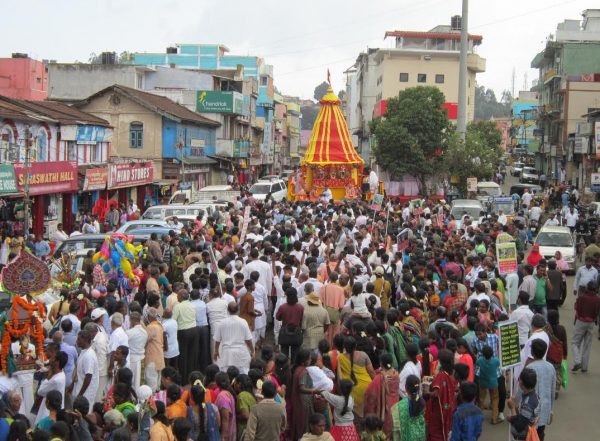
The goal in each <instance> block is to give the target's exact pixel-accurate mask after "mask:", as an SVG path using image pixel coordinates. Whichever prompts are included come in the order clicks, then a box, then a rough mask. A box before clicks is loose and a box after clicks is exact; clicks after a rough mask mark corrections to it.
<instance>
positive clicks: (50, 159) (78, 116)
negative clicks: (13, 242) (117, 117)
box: [0, 96, 113, 237]
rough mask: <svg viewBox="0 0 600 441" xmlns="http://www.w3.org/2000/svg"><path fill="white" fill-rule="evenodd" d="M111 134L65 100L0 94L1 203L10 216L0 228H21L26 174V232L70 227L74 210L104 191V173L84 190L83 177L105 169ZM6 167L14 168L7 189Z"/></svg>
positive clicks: (102, 123)
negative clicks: (13, 180)
mask: <svg viewBox="0 0 600 441" xmlns="http://www.w3.org/2000/svg"><path fill="white" fill-rule="evenodd" d="M112 136H113V130H112V127H111V126H110V124H109V123H108V121H106V120H104V119H102V118H98V117H96V116H94V115H91V114H88V113H84V112H82V111H80V110H78V109H75V108H72V107H69V106H67V105H65V104H62V103H56V102H50V101H25V100H16V99H13V98H7V97H3V96H0V164H1V165H2V172H3V173H2V181H3V182H2V185H1V186H0V187H1V188H2V191H0V193H4V194H2V196H3V199H2V203H3V206H4V205H7V204H8V205H10V206H11V207H12V210H9V211H10V212H11V213H12V214H14V215H15V217H14V218H11V219H2V220H0V227H2V228H5V229H6V228H10V229H11V230H13V231H15V230H16V231H21V232H22V231H23V228H24V225H23V222H22V221H23V198H24V195H25V191H26V185H25V181H26V176H27V175H29V196H30V197H31V198H32V205H31V214H32V216H31V225H30V226H31V231H33V233H34V234H36V235H43V236H44V237H50V236H51V235H52V233H53V232H54V231H55V230H56V227H57V225H58V223H63V224H64V227H65V230H67V231H70V230H71V229H72V228H73V227H74V226H75V225H74V218H75V213H77V211H78V210H79V209H80V208H85V209H91V204H92V203H93V201H95V200H98V199H100V198H101V196H102V195H101V191H102V190H105V189H106V185H107V181H106V173H104V174H103V176H104V180H102V177H100V179H99V180H97V181H96V186H94V187H90V188H86V186H87V179H86V178H87V177H88V175H90V170H104V171H106V167H107V163H108V155H109V151H110V145H111V142H112ZM7 167H9V168H10V167H13V168H14V172H13V174H14V176H15V177H16V185H15V186H13V187H7V182H5V181H6V176H7V175H6V173H9V175H10V172H7V170H6V168H7ZM8 180H10V178H9V179H8ZM7 220H8V221H10V222H6V221H7ZM6 231H7V230H6Z"/></svg>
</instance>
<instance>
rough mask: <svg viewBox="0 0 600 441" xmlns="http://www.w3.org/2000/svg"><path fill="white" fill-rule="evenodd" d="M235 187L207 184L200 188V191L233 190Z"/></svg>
mask: <svg viewBox="0 0 600 441" xmlns="http://www.w3.org/2000/svg"><path fill="white" fill-rule="evenodd" d="M231 190H233V187H232V186H231V185H207V186H206V187H203V188H201V189H200V190H198V191H199V192H200V193H202V192H204V191H231Z"/></svg>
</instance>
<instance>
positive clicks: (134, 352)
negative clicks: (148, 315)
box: [125, 311, 148, 390]
mask: <svg viewBox="0 0 600 441" xmlns="http://www.w3.org/2000/svg"><path fill="white" fill-rule="evenodd" d="M141 322H142V315H141V314H140V313H139V312H137V311H133V312H131V313H130V314H129V323H130V326H129V329H128V330H127V331H125V333H126V334H127V339H128V343H129V365H130V368H131V371H132V372H133V388H134V390H137V388H138V387H140V384H141V379H142V360H143V359H144V357H145V355H146V342H147V341H148V334H147V333H146V330H145V329H144V328H143V327H142V325H141Z"/></svg>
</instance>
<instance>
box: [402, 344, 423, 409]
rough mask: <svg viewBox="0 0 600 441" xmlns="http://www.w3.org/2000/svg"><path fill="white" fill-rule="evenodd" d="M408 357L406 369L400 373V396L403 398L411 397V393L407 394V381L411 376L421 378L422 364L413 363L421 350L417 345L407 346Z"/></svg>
mask: <svg viewBox="0 0 600 441" xmlns="http://www.w3.org/2000/svg"><path fill="white" fill-rule="evenodd" d="M406 355H407V356H408V361H407V362H406V363H404V367H403V368H402V370H401V371H400V396H401V397H402V398H407V397H408V396H409V393H408V392H406V379H407V378H408V377H410V376H411V375H414V376H416V377H417V378H421V364H420V363H419V362H416V363H415V362H414V361H413V360H416V358H417V355H419V348H418V347H417V345H415V344H414V343H410V344H408V345H406Z"/></svg>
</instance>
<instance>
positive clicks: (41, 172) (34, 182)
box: [14, 161, 77, 196]
mask: <svg viewBox="0 0 600 441" xmlns="http://www.w3.org/2000/svg"><path fill="white" fill-rule="evenodd" d="M14 167H15V175H16V177H17V188H18V189H19V191H25V164H15V165H14ZM74 191H77V163H76V162H71V161H55V162H34V163H32V164H31V166H30V167H29V195H30V196H35V195H42V194H54V193H71V192H74Z"/></svg>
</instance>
